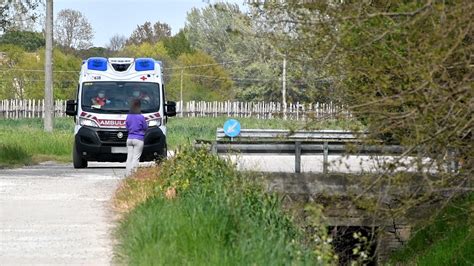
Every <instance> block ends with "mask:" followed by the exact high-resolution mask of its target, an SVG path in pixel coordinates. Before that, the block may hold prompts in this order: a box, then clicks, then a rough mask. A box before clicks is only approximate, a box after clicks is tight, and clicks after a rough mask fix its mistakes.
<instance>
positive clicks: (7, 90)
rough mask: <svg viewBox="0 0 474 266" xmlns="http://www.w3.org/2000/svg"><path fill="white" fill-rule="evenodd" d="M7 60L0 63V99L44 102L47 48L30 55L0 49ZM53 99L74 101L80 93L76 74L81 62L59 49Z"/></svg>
mask: <svg viewBox="0 0 474 266" xmlns="http://www.w3.org/2000/svg"><path fill="white" fill-rule="evenodd" d="M0 51H3V52H4V53H5V58H4V59H3V60H2V61H0V68H1V69H5V68H6V69H8V71H0V80H1V81H2V82H0V99H38V100H39V99H43V98H44V71H43V70H42V69H43V66H44V48H40V49H39V50H38V51H36V52H35V53H27V52H26V51H25V50H24V49H23V48H21V47H20V46H15V45H11V44H7V45H0ZM53 60H54V66H53V67H54V69H53V71H54V72H55V74H54V84H53V85H54V97H55V99H63V100H65V99H72V98H74V94H75V93H76V89H77V87H76V86H77V81H78V80H77V74H78V73H79V69H78V68H79V66H80V65H81V59H80V58H78V57H75V56H74V55H71V54H65V53H63V52H61V51H60V50H59V49H55V50H54V52H53Z"/></svg>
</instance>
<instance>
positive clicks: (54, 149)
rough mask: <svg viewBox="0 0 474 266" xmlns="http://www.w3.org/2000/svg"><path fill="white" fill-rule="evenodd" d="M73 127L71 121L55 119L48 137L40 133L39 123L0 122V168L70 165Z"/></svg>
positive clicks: (35, 121)
mask: <svg viewBox="0 0 474 266" xmlns="http://www.w3.org/2000/svg"><path fill="white" fill-rule="evenodd" d="M73 126H74V122H73V121H72V119H70V118H61V119H56V120H55V128H54V129H55V130H54V133H52V134H50V133H45V132H44V131H43V121H42V120H41V119H22V120H0V143H1V144H2V145H0V154H1V156H0V166H11V165H24V164H29V163H34V162H39V161H44V160H57V161H70V160H71V158H70V157H71V151H72V143H73Z"/></svg>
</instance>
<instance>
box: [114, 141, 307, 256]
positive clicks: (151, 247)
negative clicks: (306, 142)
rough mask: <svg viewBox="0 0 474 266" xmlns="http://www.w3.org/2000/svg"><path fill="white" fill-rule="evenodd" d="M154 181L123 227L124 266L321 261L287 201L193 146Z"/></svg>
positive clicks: (119, 231) (120, 230) (121, 253)
mask: <svg viewBox="0 0 474 266" xmlns="http://www.w3.org/2000/svg"><path fill="white" fill-rule="evenodd" d="M155 179H156V182H152V183H149V182H148V183H147V184H148V185H149V186H152V189H149V190H152V191H154V194H153V195H150V196H149V197H148V199H147V200H146V201H145V202H143V203H142V204H139V205H138V206H137V207H135V208H134V209H133V210H131V211H130V212H129V213H127V214H126V215H125V216H124V218H123V220H122V221H121V223H120V225H119V226H118V228H117V237H118V242H119V243H118V245H117V246H116V249H115V251H116V257H117V258H118V262H119V263H120V264H128V265H307V264H309V265H315V264H316V263H315V262H316V258H315V256H314V255H313V254H314V253H312V251H311V250H310V249H309V248H307V247H305V246H304V245H303V244H302V234H301V232H300V231H299V230H298V229H297V228H296V227H295V226H294V225H293V223H292V221H291V219H290V218H289V217H288V216H287V215H285V214H284V212H283V211H282V208H281V204H280V199H279V198H277V197H276V196H274V195H268V194H265V193H264V192H263V190H262V188H261V187H259V186H257V185H256V184H255V183H253V182H251V181H249V180H248V179H245V178H243V177H242V176H241V175H240V174H239V173H237V172H236V171H235V170H234V168H233V167H232V166H231V165H229V164H228V163H226V162H224V161H222V160H220V159H218V158H217V157H215V156H212V155H209V154H208V153H207V152H205V151H197V152H194V151H192V150H191V149H186V150H184V151H181V152H180V153H179V154H178V155H177V156H176V157H174V158H173V159H171V160H169V161H167V162H165V163H164V164H163V165H162V167H161V170H160V173H159V175H157V176H156V177H155ZM125 182H126V183H127V182H131V183H133V182H135V181H134V180H133V179H128V180H126V181H125ZM123 187H128V188H129V189H130V188H132V187H133V186H123ZM169 187H175V188H177V191H178V192H177V197H176V198H174V199H166V198H165V197H164V196H163V194H164V191H166V189H167V188H169ZM122 193H123V194H127V195H133V194H134V193H130V192H126V191H123V190H119V192H118V194H122ZM118 197H119V198H122V199H123V197H121V196H120V195H118ZM121 205H127V204H121Z"/></svg>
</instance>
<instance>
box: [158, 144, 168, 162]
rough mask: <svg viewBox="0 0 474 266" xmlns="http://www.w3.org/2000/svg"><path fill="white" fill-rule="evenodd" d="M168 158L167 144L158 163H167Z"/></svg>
mask: <svg viewBox="0 0 474 266" xmlns="http://www.w3.org/2000/svg"><path fill="white" fill-rule="evenodd" d="M166 158H168V146H167V145H166V144H165V147H164V148H163V150H161V154H159V155H158V157H157V158H156V162H157V163H158V164H160V163H162V162H163V161H165V160H166Z"/></svg>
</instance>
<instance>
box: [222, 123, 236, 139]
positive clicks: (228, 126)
mask: <svg viewBox="0 0 474 266" xmlns="http://www.w3.org/2000/svg"><path fill="white" fill-rule="evenodd" d="M224 134H225V135H226V136H228V137H231V138H234V137H237V136H238V135H239V134H240V123H239V121H237V120H235V119H229V120H227V121H225V123H224Z"/></svg>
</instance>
